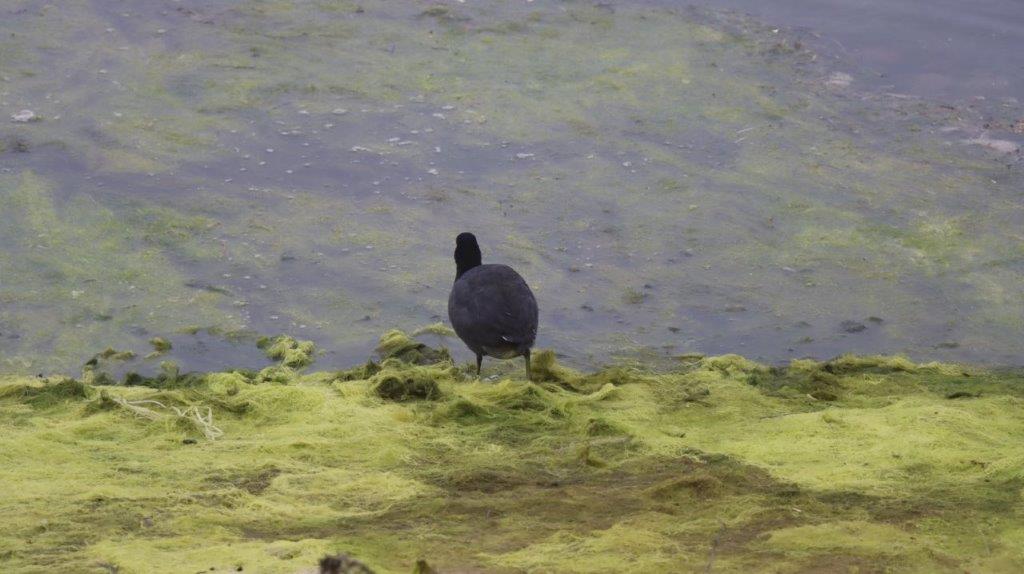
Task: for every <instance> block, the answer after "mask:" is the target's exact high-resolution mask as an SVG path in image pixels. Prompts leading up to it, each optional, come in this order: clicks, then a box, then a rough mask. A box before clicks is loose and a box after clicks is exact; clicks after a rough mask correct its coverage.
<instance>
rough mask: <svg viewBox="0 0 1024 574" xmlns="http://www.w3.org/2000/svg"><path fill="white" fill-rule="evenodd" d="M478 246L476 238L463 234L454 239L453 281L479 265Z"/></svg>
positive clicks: (469, 234) (470, 234) (466, 233)
mask: <svg viewBox="0 0 1024 574" xmlns="http://www.w3.org/2000/svg"><path fill="white" fill-rule="evenodd" d="M481 260H482V259H481V255H480V246H479V245H478V244H477V242H476V236H475V235H473V234H472V233H468V232H463V233H460V234H459V236H458V237H456V238H455V279H458V278H459V277H462V274H463V273H465V272H466V271H469V270H470V269H472V268H474V267H476V266H477V265H480V263H481Z"/></svg>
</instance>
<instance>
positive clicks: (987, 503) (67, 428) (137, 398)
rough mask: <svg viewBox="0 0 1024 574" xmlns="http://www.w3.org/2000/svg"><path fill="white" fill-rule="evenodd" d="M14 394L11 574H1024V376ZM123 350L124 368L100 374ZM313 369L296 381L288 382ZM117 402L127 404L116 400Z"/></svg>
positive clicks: (930, 370) (403, 368)
mask: <svg viewBox="0 0 1024 574" xmlns="http://www.w3.org/2000/svg"><path fill="white" fill-rule="evenodd" d="M263 347H264V349H263V350H264V351H265V352H266V353H267V354H268V356H272V357H275V361H276V362H275V363H274V364H273V365H271V366H269V367H267V368H265V369H262V370H228V371H223V372H209V373H183V372H180V371H179V369H177V368H176V367H175V366H174V365H173V364H170V363H169V362H168V363H167V364H165V365H164V367H163V369H162V371H161V372H160V373H159V374H156V375H154V376H141V375H135V376H128V377H124V378H119V379H118V380H116V381H115V380H113V379H107V380H103V379H101V378H98V377H99V375H98V374H97V373H99V372H101V371H102V370H103V364H104V361H115V360H117V357H115V356H114V355H112V354H109V353H105V354H106V355H108V356H106V357H101V358H99V359H97V361H96V362H95V363H94V364H92V365H89V366H87V369H86V372H85V373H83V374H82V375H80V376H76V377H75V378H70V377H48V378H29V377H17V376H6V377H4V378H2V379H0V431H2V432H0V460H2V462H3V464H2V465H0V482H2V483H3V484H4V485H5V486H4V489H5V495H4V503H3V505H2V506H0V521H2V522H3V523H4V525H5V529H4V532H3V533H2V534H0V564H2V565H3V569H4V570H5V571H19V572H37V571H38V572H42V571H49V570H51V569H53V568H62V567H65V566H66V565H67V564H69V563H70V564H75V565H80V566H81V571H97V572H103V571H107V572H110V571H117V572H122V573H130V572H182V571H189V572H198V571H246V572H282V573H285V572H287V573H293V572H299V571H308V570H309V569H310V568H311V567H312V566H313V565H315V564H316V562H317V560H318V559H319V558H320V557H321V556H322V555H324V554H325V553H331V554H333V553H336V552H339V551H342V552H345V553H346V554H348V555H350V556H354V557H356V558H358V559H359V560H360V561H362V562H363V563H365V564H367V565H368V566H370V567H372V568H374V569H375V570H376V571H378V572H409V571H412V569H413V568H414V565H415V564H416V563H417V561H418V560H420V559H427V560H428V561H429V563H430V565H431V566H432V567H434V568H436V569H437V570H438V571H440V572H447V571H489V572H522V571H560V572H607V571H609V570H614V571H624V572H625V571H643V572H679V571H705V570H714V571H723V572H744V571H751V570H752V569H764V568H765V567H766V565H771V567H772V568H773V570H776V571H780V572H797V571H807V570H829V571H835V570H845V569H860V570H864V571H881V570H885V571H922V572H925V571H927V572H936V571H958V572H960V571H965V570H969V571H992V572H995V571H1006V572H1009V571H1018V570H1020V569H1021V568H1024V554H1022V551H1021V548H1024V544H1022V541H1024V529H1022V526H1021V525H1022V524H1024V522H1022V521H1021V512H1022V510H1024V508H1022V506H1021V504H1022V502H1021V501H1022V498H1021V497H1022V490H1021V489H1022V486H1024V475H1022V474H1021V468H1022V467H1024V448H1022V447H1021V445H1022V444H1024V430H1022V429H1024V415H1022V413H1024V409H1022V408H1021V407H1022V406H1024V374H1022V373H1020V372H1010V371H994V370H989V369H983V368H977V367H971V366H965V365H954V364H946V363H928V364H918V363H913V362H911V361H909V360H907V359H905V358H900V357H881V356H870V357H869V356H860V357H858V356H843V357H840V358H837V359H834V360H831V361H826V362H816V361H809V360H798V361H793V362H792V363H790V364H789V365H788V366H786V367H769V366H765V365H763V364H759V363H756V362H753V361H750V360H747V359H744V358H742V357H740V356H737V355H726V356H717V357H701V356H681V357H677V358H676V359H675V361H676V366H675V367H674V368H672V369H671V370H667V371H657V372H655V371H650V370H645V369H641V368H636V367H629V366H620V367H612V368H606V369H603V370H601V371H597V372H593V373H583V372H579V371H576V370H573V369H569V368H567V367H564V366H562V365H560V364H558V363H557V361H555V359H554V356H553V355H552V354H551V353H550V352H544V353H539V354H538V357H537V360H536V361H535V363H536V369H535V373H534V374H535V375H536V377H535V378H536V379H537V382H536V383H529V382H527V381H524V380H522V379H521V378H519V377H520V375H519V374H518V372H517V371H514V367H518V366H519V365H513V364H510V365H508V369H509V370H510V371H511V374H508V375H504V374H502V370H501V369H503V368H504V366H503V365H502V364H500V363H496V365H497V367H496V370H492V371H491V372H490V373H486V374H487V375H490V376H491V380H485V381H479V380H476V379H475V378H473V377H470V376H468V375H467V373H468V369H467V365H463V364H457V363H453V362H452V361H451V359H450V358H449V356H448V354H447V353H446V352H444V351H443V350H437V349H433V348H431V347H428V346H426V345H423V344H422V343H420V342H418V341H415V340H413V339H410V338H409V337H407V336H406V335H404V334H402V333H400V332H391V333H389V334H387V335H386V336H385V337H384V338H383V339H382V340H381V344H380V352H379V355H378V356H376V357H374V358H373V360H371V361H369V362H367V363H365V364H362V365H359V366H356V367H353V368H349V369H346V370H342V371H331V370H328V371H323V370H315V369H316V366H315V364H314V366H312V367H306V368H305V370H303V369H302V368H301V366H302V365H305V364H306V363H307V362H308V359H309V358H310V357H311V356H315V355H316V351H315V349H313V348H312V347H311V346H309V345H307V344H305V343H304V342H303V341H301V340H295V339H291V338H287V337H281V338H276V339H272V340H271V339H268V340H265V341H264V343H263ZM101 355H102V354H101ZM289 365H292V366H289ZM100 383H115V384H100Z"/></svg>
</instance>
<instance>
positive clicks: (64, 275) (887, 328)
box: [0, 1, 1024, 373]
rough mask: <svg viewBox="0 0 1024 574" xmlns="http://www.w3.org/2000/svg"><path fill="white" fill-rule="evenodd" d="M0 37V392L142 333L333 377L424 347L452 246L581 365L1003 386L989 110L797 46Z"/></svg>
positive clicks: (522, 23) (1007, 122)
mask: <svg viewBox="0 0 1024 574" xmlns="http://www.w3.org/2000/svg"><path fill="white" fill-rule="evenodd" d="M0 11H2V12H3V13H2V16H3V17H2V18H0V34H2V36H0V37H2V40H0V78H2V83H0V112H2V116H3V118H4V122H3V123H2V124H0V141H2V142H4V143H3V147H4V151H3V152H0V194H2V195H3V203H2V204H0V246H2V247H3V251H2V253H0V305H2V307H0V333H2V335H0V354H2V357H3V358H2V363H0V370H3V371H10V372H33V373H34V372H36V371H40V370H49V369H53V370H68V369H74V368H77V366H79V365H81V363H82V362H84V361H85V360H86V359H88V357H90V356H91V355H92V354H93V353H95V352H97V351H99V350H101V349H103V348H105V347H107V346H113V347H116V348H131V349H133V350H135V351H136V352H137V353H139V355H140V356H143V355H145V352H146V351H147V350H148V349H147V347H148V345H147V343H146V341H147V340H148V339H149V338H151V337H153V336H158V335H159V336H163V337H166V338H168V339H170V340H171V341H172V342H173V343H174V349H173V350H172V351H171V353H169V354H168V355H167V356H164V357H162V359H166V358H171V359H174V360H175V361H178V362H179V363H180V364H181V366H182V367H183V368H185V369H194V368H202V369H216V368H221V367H228V366H236V365H243V366H259V365H253V364H252V363H254V362H256V363H258V362H260V361H262V359H261V358H260V356H259V353H258V352H256V351H254V350H253V347H252V342H253V341H254V340H255V334H257V333H265V334H275V333H279V332H288V333H291V334H293V335H295V336H296V337H300V338H306V339H312V340H315V341H316V342H317V343H318V344H319V345H320V347H321V348H322V349H324V350H325V351H326V354H325V356H323V357H321V358H320V365H321V366H333V365H349V364H352V363H353V362H356V361H360V360H362V359H364V358H365V357H366V355H367V354H368V352H369V351H370V350H371V349H372V347H373V345H374V343H375V341H376V336H377V335H378V334H379V333H381V332H382V331H383V330H385V329H387V328H389V327H393V326H398V327H402V328H406V329H410V330H411V329H413V328H415V327H417V326H421V325H426V324H429V323H433V322H436V321H438V320H445V316H446V311H445V308H446V297H447V293H448V288H449V286H450V284H451V280H452V278H453V276H454V265H453V264H452V262H451V251H452V249H453V239H454V236H455V235H456V234H457V233H458V232H459V231H463V230H473V231H475V232H476V233H477V235H478V236H479V237H480V239H481V243H482V247H483V250H484V257H485V260H486V261H502V262H507V263H510V264H512V265H514V266H515V267H516V268H517V269H519V270H520V272H521V273H522V274H523V275H524V276H525V277H526V278H527V280H528V281H529V282H530V284H531V285H532V286H533V287H534V290H535V291H536V292H537V295H538V299H539V301H540V303H541V309H542V314H541V333H540V337H539V344H540V345H541V346H547V347H553V348H555V349H557V350H558V352H559V353H561V354H563V355H564V356H565V357H566V358H567V360H568V361H569V362H570V363H574V364H580V365H592V364H599V363H604V362H607V361H610V360H613V359H640V360H644V361H652V362H659V361H666V362H671V361H672V357H674V356H677V355H680V354H682V353H687V352H705V353H723V352H739V353H742V354H745V355H748V356H751V357H754V358H759V359H762V360H767V361H783V360H787V359H789V358H792V357H799V356H817V357H828V356H832V355H835V354H838V353H842V352H861V353H866V352H871V353H874V352H882V353H895V352H905V353H908V354H910V355H911V356H912V357H914V358H915V359H919V360H924V359H931V358H938V359H944V360H970V361H980V362H987V363H996V364H1022V363H1024V351H1022V349H1021V347H1020V345H1019V341H1020V340H1021V335H1022V334H1024V304H1022V301H1024V293H1022V291H1024V282H1022V281H1021V279H1022V274H1024V235H1021V233H1020V231H1019V230H1020V229H1021V228H1022V225H1021V224H1022V223H1024V208H1022V207H1021V202H1020V198H1021V195H1020V189H1022V185H1021V184H1022V177H1021V164H1020V154H1019V153H1010V154H1006V153H1001V152H999V151H996V150H993V149H990V148H988V147H985V146H982V145H971V144H967V143H965V142H966V141H967V140H971V139H979V138H981V140H982V141H989V140H990V139H995V140H1006V141H1007V142H1013V141H1019V140H1020V135H1019V134H1016V133H1014V122H1016V121H1017V120H1019V119H1024V111H1022V110H1021V107H1020V106H1019V105H1018V104H1016V103H1014V102H1011V101H1009V100H1006V101H1003V100H996V99H991V100H986V101H984V102H980V101H973V102H967V103H956V102H954V103H952V104H949V103H943V102H938V101H930V100H924V99H918V98H915V97H909V96H906V95H902V94H897V95H891V94H890V95H887V92H889V91H892V90H886V89H866V88H865V87H864V86H859V85H858V83H859V82H858V77H859V76H853V74H854V73H856V72H857V69H856V66H855V62H853V61H844V60H841V59H840V60H837V59H836V58H837V56H836V55H835V54H828V55H827V57H826V56H823V55H821V54H825V53H826V52H825V48H824V47H821V48H819V47H818V46H819V44H823V43H821V42H818V41H817V39H815V38H808V34H807V33H806V32H803V31H800V30H796V31H793V30H789V29H782V30H777V29H776V28H773V27H772V26H770V25H763V24H759V23H758V22H756V21H755V20H752V19H750V18H746V17H742V16H738V15H735V14H723V13H718V12H713V11H707V10H704V9H692V8H686V9H679V10H675V9H666V8H663V7H657V6H635V5H633V4H631V3H600V4H591V3H585V2H568V3H564V2H533V3H475V4H472V3H467V4H459V3H455V2H453V3H451V4H445V3H435V4H431V5H420V4H415V5H413V4H408V5H406V4H404V3H402V4H397V5H396V4H395V3H375V2H359V3H357V2H285V1H280V2H241V3H237V2H232V3H227V2H220V3H216V2H215V3H209V2H206V3H198V2H110V1H94V2H84V1H83V2H69V3H66V4H62V5H61V6H60V7H59V8H57V7H54V6H52V5H47V4H46V3H44V2H37V1H23V2H15V3H9V4H7V5H5V6H4V7H3V8H2V9H0ZM819 50H820V51H819ZM837 62H838V65H837ZM847 63H848V64H849V65H843V64H847ZM844 73H845V74H851V76H853V77H852V82H849V85H847V83H848V82H847V79H846V77H845V76H843V75H842V74H844ZM22 109H31V110H33V111H34V112H35V113H36V114H37V115H39V116H40V117H41V118H42V119H41V121H36V122H29V123H14V122H8V121H7V120H6V118H7V117H8V116H10V115H11V114H14V113H16V112H18V111H20V110H22ZM986 126H987V127H986ZM985 138H989V139H985ZM197 329H200V331H199V332H200V333H202V334H203V335H190V334H188V333H193V332H196V330H197ZM211 332H212V333H213V335H210V333H211ZM200 336H201V337H206V339H201V340H200V339H197V337H200ZM212 339H218V340H222V344H213V343H212V342H211V341H212ZM452 343H453V347H454V349H455V350H456V352H457V356H460V357H462V358H468V352H466V351H465V350H464V349H462V348H461V345H459V344H458V343H457V341H453V342H452ZM143 362H144V363H145V361H143ZM156 362H158V361H157V360H156V359H153V360H150V361H149V363H156ZM152 368H154V369H155V368H156V367H155V364H154V365H153V366H152Z"/></svg>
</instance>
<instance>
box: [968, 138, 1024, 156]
mask: <svg viewBox="0 0 1024 574" xmlns="http://www.w3.org/2000/svg"><path fill="white" fill-rule="evenodd" d="M964 143H966V144H974V145H982V146H985V147H987V148H989V149H992V150H995V151H997V152H1000V153H1017V152H1018V151H1020V146H1019V145H1017V144H1016V143H1014V142H1012V141H1009V140H997V139H992V138H990V137H989V136H988V134H981V135H980V136H978V137H976V138H973V139H969V140H964Z"/></svg>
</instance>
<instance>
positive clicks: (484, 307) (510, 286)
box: [448, 264, 538, 357]
mask: <svg viewBox="0 0 1024 574" xmlns="http://www.w3.org/2000/svg"><path fill="white" fill-rule="evenodd" d="M537 316H538V310H537V300H536V299H535V298H534V296H533V292H532V291H530V287H529V286H528V285H527V284H526V281H525V280H523V278H522V277H521V276H520V275H519V274H518V273H516V271H515V270H514V269H512V268H511V267H509V266H507V265H493V264H492V265H479V266H477V267H474V268H472V269H470V270H469V271H467V272H465V273H463V274H462V276H461V277H459V278H458V279H457V280H456V281H455V284H454V285H453V286H452V292H451V295H450V296H449V297H448V318H449V320H450V321H451V322H452V327H453V328H454V329H455V333H456V334H457V335H458V336H459V338H460V339H462V341H463V342H464V343H466V346H468V347H469V348H470V349H471V350H473V351H474V352H476V353H480V354H487V355H491V356H495V357H514V356H516V355H520V354H523V352H525V351H526V350H528V349H529V348H530V347H532V346H533V342H534V340H535V339H536V338H537Z"/></svg>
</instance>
